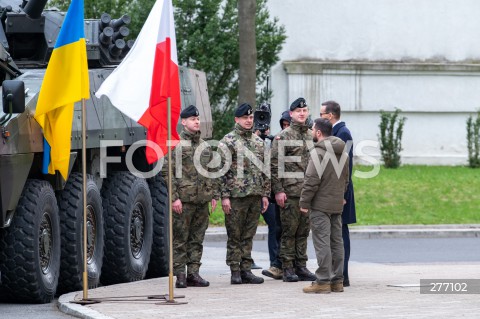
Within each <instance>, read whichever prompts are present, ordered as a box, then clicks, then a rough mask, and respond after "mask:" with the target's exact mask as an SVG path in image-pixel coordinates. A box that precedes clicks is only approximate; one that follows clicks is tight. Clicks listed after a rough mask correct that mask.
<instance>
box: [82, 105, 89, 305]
mask: <svg viewBox="0 0 480 319" xmlns="http://www.w3.org/2000/svg"><path fill="white" fill-rule="evenodd" d="M85 118H86V107H85V99H82V177H83V178H82V181H83V192H82V193H83V299H84V300H87V299H88V269H87V267H88V265H87V145H86V144H87V143H86V140H87V139H86V136H85V135H86V132H87V124H86V122H87V121H86V119H85Z"/></svg>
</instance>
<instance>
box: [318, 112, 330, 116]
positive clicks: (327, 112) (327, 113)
mask: <svg viewBox="0 0 480 319" xmlns="http://www.w3.org/2000/svg"><path fill="white" fill-rule="evenodd" d="M330 113H332V112H324V113H322V112H320V116H322V115H325V114H330Z"/></svg>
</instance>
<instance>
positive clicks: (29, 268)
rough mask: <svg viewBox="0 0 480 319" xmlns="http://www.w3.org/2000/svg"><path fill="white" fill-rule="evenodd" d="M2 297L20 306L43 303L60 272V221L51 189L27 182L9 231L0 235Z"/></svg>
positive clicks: (51, 295) (52, 292) (51, 293)
mask: <svg viewBox="0 0 480 319" xmlns="http://www.w3.org/2000/svg"><path fill="white" fill-rule="evenodd" d="M0 271H1V273H2V278H1V279H2V288H1V289H2V290H3V293H2V294H3V295H7V296H8V297H9V299H11V300H13V301H17V302H22V303H47V302H50V301H52V299H53V298H54V296H55V292H56V290H57V284H58V275H59V271H60V221H59V216H58V207H57V200H56V198H55V192H54V191H53V188H52V186H51V185H50V184H49V183H48V182H46V181H41V180H27V182H26V183H25V187H24V189H23V193H22V195H21V197H20V200H19V201H18V205H17V209H16V212H15V216H14V217H13V220H12V223H11V225H10V226H9V227H7V228H5V229H2V230H1V231H0Z"/></svg>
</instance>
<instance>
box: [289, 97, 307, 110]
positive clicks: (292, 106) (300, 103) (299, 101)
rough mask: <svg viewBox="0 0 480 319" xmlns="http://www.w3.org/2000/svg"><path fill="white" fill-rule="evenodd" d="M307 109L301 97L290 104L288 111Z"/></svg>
mask: <svg viewBox="0 0 480 319" xmlns="http://www.w3.org/2000/svg"><path fill="white" fill-rule="evenodd" d="M304 107H307V101H305V99H304V98H303V97H299V98H298V99H296V100H295V101H293V102H292V104H290V111H293V110H295V109H296V108H304Z"/></svg>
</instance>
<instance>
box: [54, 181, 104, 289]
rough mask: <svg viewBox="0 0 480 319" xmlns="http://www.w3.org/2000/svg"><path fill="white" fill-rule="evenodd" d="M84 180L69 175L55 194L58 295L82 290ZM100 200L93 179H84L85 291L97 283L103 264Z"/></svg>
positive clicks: (101, 208)
mask: <svg viewBox="0 0 480 319" xmlns="http://www.w3.org/2000/svg"><path fill="white" fill-rule="evenodd" d="M82 188H83V177H82V174H81V173H72V174H71V175H70V177H69V178H68V182H67V184H66V185H65V188H64V189H63V190H62V191H61V192H60V193H59V194H58V197H57V200H58V207H59V208H60V228H61V238H62V243H61V247H62V258H61V263H60V280H59V282H58V292H59V293H66V292H70V291H76V290H82V288H83V192H82ZM103 237H104V231H103V207H102V197H101V196H100V191H99V190H98V187H97V184H96V183H95V180H94V179H93V176H91V175H88V176H87V273H88V288H95V287H97V286H98V284H99V282H100V273H101V269H102V263H103V245H104V238H103Z"/></svg>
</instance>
